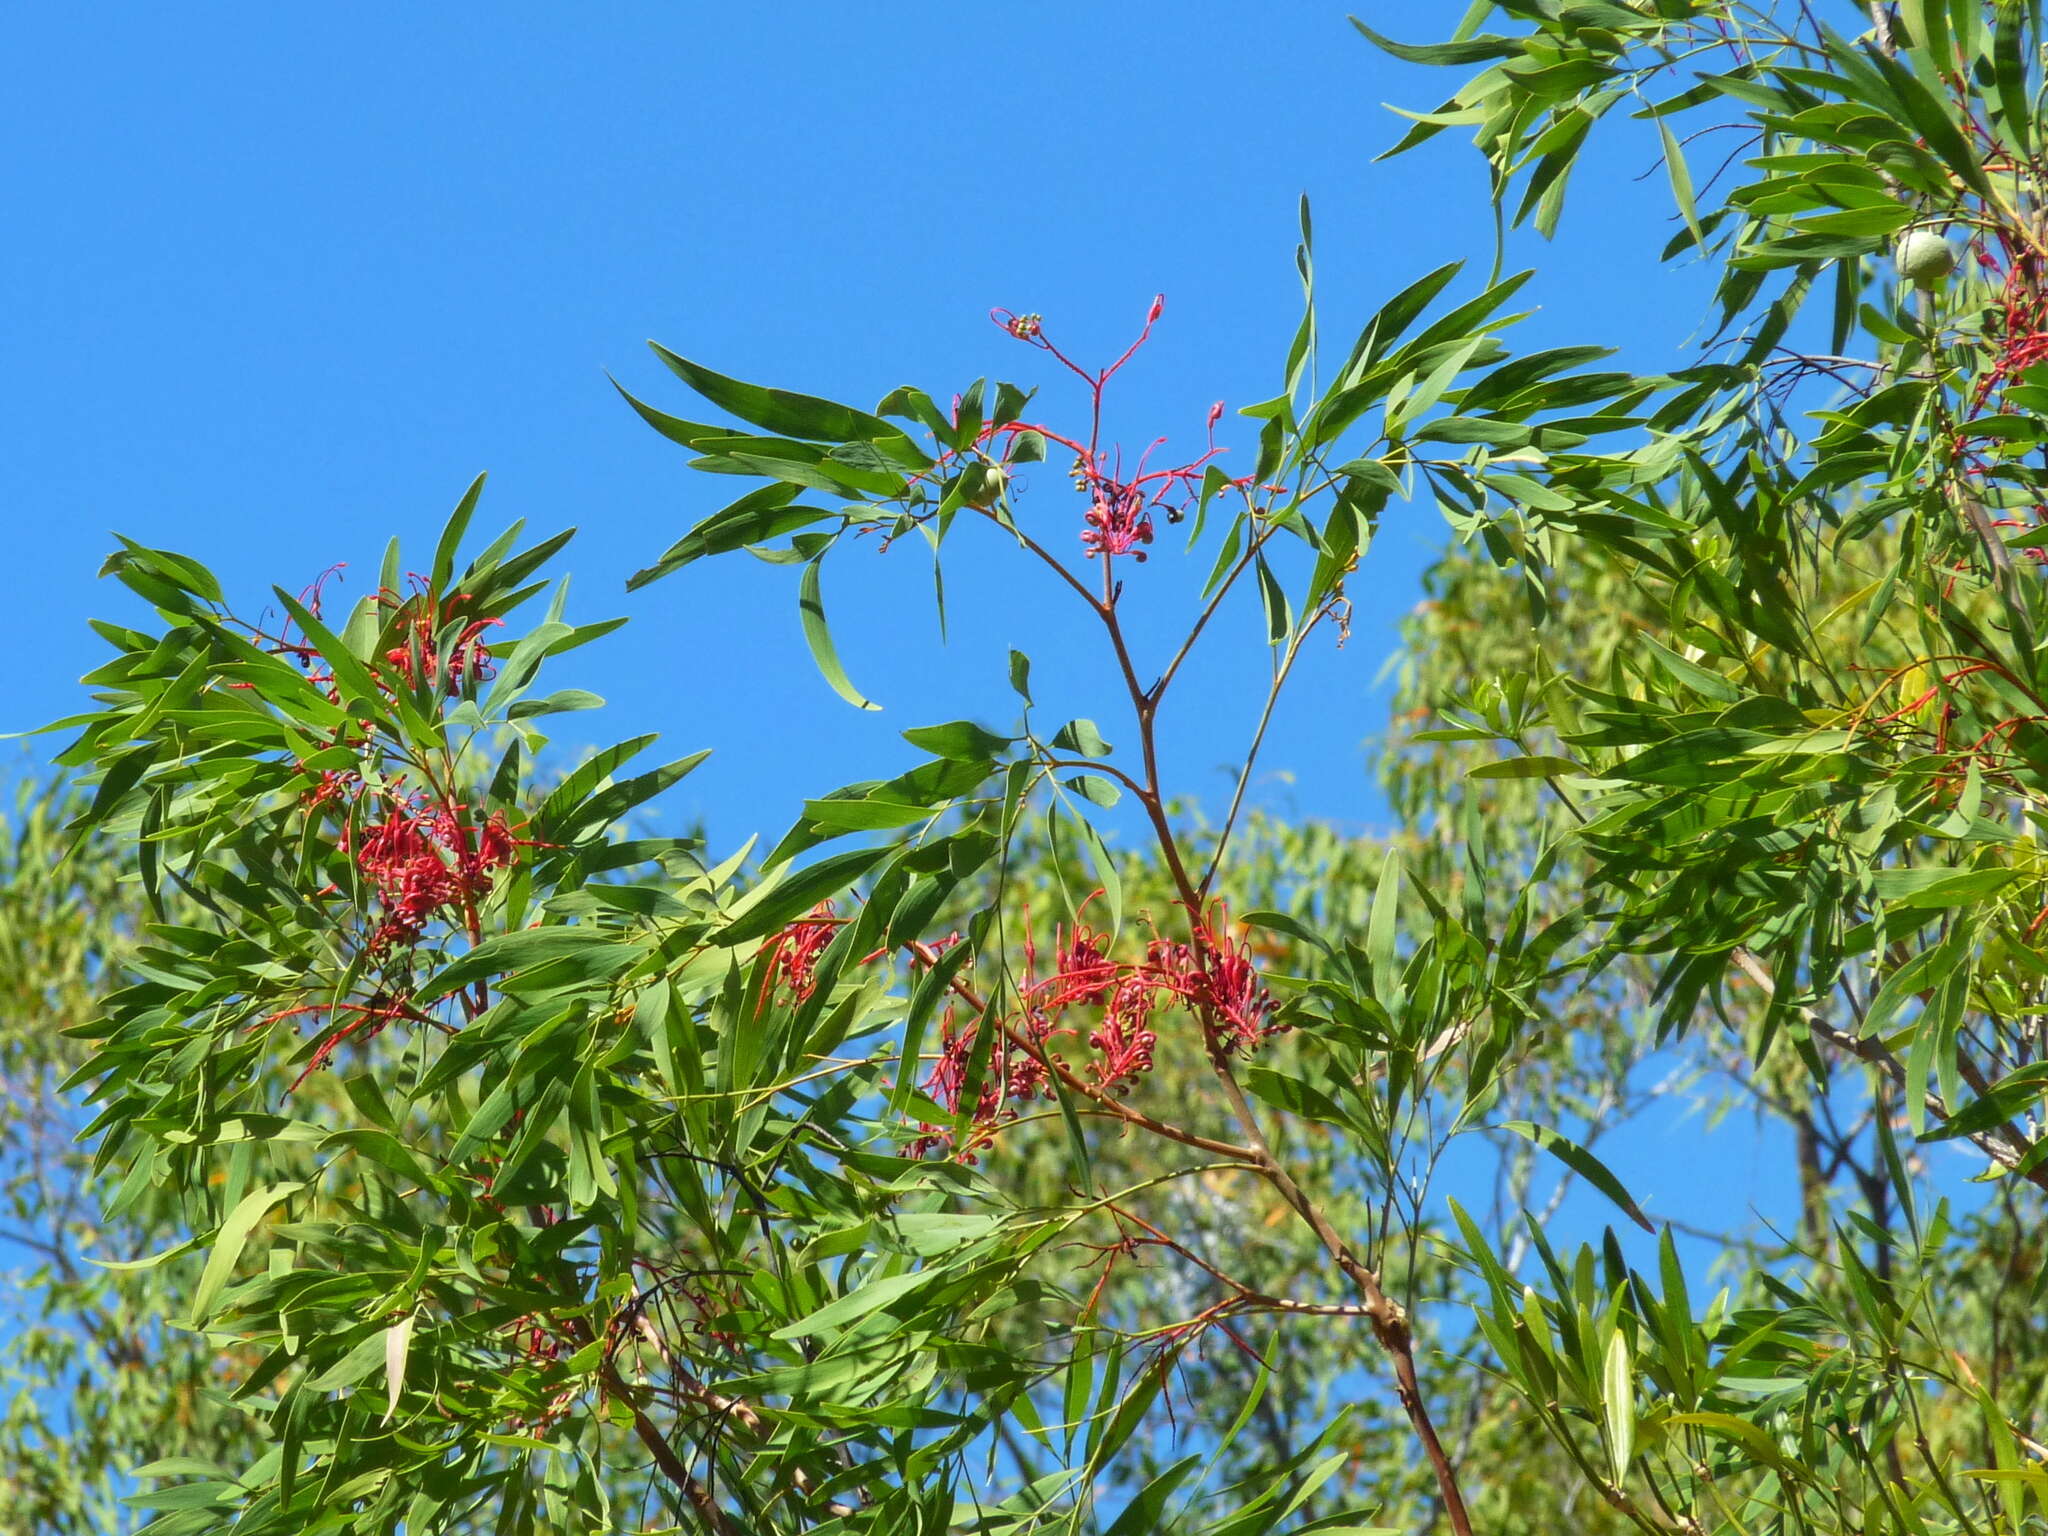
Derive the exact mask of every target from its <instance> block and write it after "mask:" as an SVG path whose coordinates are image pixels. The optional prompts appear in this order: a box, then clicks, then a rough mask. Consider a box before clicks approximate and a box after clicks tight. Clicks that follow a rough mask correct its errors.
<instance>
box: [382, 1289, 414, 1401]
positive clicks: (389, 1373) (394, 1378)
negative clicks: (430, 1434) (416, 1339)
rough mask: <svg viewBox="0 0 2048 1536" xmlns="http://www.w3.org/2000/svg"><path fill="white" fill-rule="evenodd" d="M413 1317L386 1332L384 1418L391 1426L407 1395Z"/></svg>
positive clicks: (408, 1315) (404, 1319)
mask: <svg viewBox="0 0 2048 1536" xmlns="http://www.w3.org/2000/svg"><path fill="white" fill-rule="evenodd" d="M412 1325H413V1316H412V1315H411V1314H407V1315H406V1316H405V1317H404V1318H403V1319H401V1320H400V1321H399V1322H396V1323H394V1324H392V1325H391V1326H390V1327H389V1328H387V1329H385V1330H384V1417H383V1419H382V1420H381V1421H380V1422H381V1423H385V1424H389V1423H390V1422H391V1416H392V1415H393V1414H395V1413H397V1412H398V1400H399V1399H400V1398H401V1397H403V1396H404V1395H405V1365H406V1360H407V1359H408V1357H409V1356H410V1355H411V1353H412Z"/></svg>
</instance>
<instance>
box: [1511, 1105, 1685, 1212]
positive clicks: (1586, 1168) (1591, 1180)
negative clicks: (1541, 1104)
mask: <svg viewBox="0 0 2048 1536" xmlns="http://www.w3.org/2000/svg"><path fill="white" fill-rule="evenodd" d="M1499 1129H1501V1130H1503V1131H1513V1132H1514V1133H1515V1134H1516V1135H1517V1136H1523V1137H1527V1138H1528V1139H1529V1140H1530V1141H1533V1142H1535V1143H1536V1145H1537V1146H1539V1147H1541V1148H1542V1149H1543V1150H1544V1151H1546V1152H1548V1153H1549V1154H1550V1155H1551V1156H1552V1157H1554V1158H1556V1159H1557V1160H1558V1161H1559V1162H1561V1163H1563V1164H1564V1165H1565V1166H1566V1167H1567V1168H1569V1169H1571V1170H1572V1172H1574V1173H1576V1174H1577V1175H1578V1176H1579V1177H1580V1178H1582V1179H1584V1180H1585V1181H1586V1182H1587V1183H1588V1184H1590V1185H1592V1186H1593V1187H1594V1188H1595V1189H1597V1190H1599V1191H1600V1193H1601V1194H1603V1195H1605V1196H1606V1197H1607V1198H1608V1199H1609V1200H1612V1201H1613V1202H1614V1203H1615V1204H1616V1205H1617V1206H1619V1207H1620V1208H1621V1212H1622V1214H1623V1215H1624V1216H1626V1217H1628V1219H1629V1220H1630V1221H1632V1222H1634V1223H1635V1224H1636V1225H1637V1226H1639V1227H1641V1228H1642V1229H1643V1230H1644V1231H1645V1232H1655V1231H1656V1230H1657V1228H1656V1227H1655V1226H1654V1225H1653V1224H1652V1223H1651V1221H1650V1218H1649V1217H1647V1216H1645V1215H1644V1214H1643V1212H1642V1207H1640V1206H1639V1205H1637V1204H1636V1202H1635V1198H1634V1197H1633V1196H1632V1195H1630V1194H1629V1192H1628V1191H1627V1190H1626V1189H1624V1188H1623V1187H1622V1183H1621V1180H1619V1179H1617V1178H1616V1177H1615V1176H1614V1175H1613V1174H1612V1173H1611V1172H1609V1171H1608V1168H1607V1165H1606V1164H1605V1163H1603V1162H1601V1161H1600V1159H1599V1158H1597V1157H1595V1156H1594V1155H1593V1154H1592V1153H1590V1152H1588V1151H1587V1150H1586V1149H1585V1148H1584V1147H1582V1146H1580V1145H1579V1144H1578V1143H1577V1142H1575V1141H1573V1140H1571V1139H1570V1138H1569V1137H1566V1136H1561V1135H1559V1134H1558V1133H1557V1132H1556V1131H1553V1130H1552V1129H1550V1127H1549V1126H1547V1125H1536V1124H1533V1123H1531V1122H1530V1121H1527V1120H1503V1121H1502V1122H1501V1123H1500V1126H1499Z"/></svg>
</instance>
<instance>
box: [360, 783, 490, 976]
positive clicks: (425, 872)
mask: <svg viewBox="0 0 2048 1536" xmlns="http://www.w3.org/2000/svg"><path fill="white" fill-rule="evenodd" d="M524 841H525V840H524V839H522V838H516V837H514V836H513V835H512V833H511V830H510V828H509V827H507V826H506V824H505V816H504V813H503V812H502V811H493V812H492V813H491V814H490V815H489V816H487V817H484V818H483V819H481V820H478V819H476V818H475V816H474V813H473V812H472V811H471V810H470V809H469V808H468V807H467V806H463V805H460V804H453V805H449V804H443V805H434V806H430V805H428V804H427V803H426V802H425V801H424V799H423V798H422V797H420V796H417V795H413V796H393V797H391V798H390V799H389V800H387V802H386V804H385V807H384V814H383V817H382V818H381V819H380V820H377V821H374V822H370V823H367V824H365V825H363V826H360V827H354V828H351V827H344V828H343V829H342V833H341V837H340V839H339V842H338V846H339V847H340V849H341V851H342V852H343V853H346V854H349V855H351V856H352V857H353V858H354V860H355V864H356V868H357V869H358V870H360V871H361V872H362V874H363V875H364V877H365V878H366V879H367V880H368V881H369V883H370V885H371V887H372V889H373V890H374V891H375V892H376V894H377V898H378V900H379V902H380V903H381V904H382V906H383V908H384V913H383V917H382V919H381V920H380V921H379V922H378V924H377V926H376V927H375V928H374V929H373V930H372V931H371V934H370V942H369V947H370V951H371V953H373V954H382V953H384V952H386V951H388V950H391V949H393V948H404V947H406V946H409V945H412V944H416V943H418V942H419V939H420V936H421V934H422V933H424V932H425V930H426V926H427V924H428V923H429V922H431V921H432V920H433V919H434V918H435V917H437V916H440V915H442V914H443V912H444V911H448V910H451V909H466V908H469V907H472V906H474V904H475V903H476V901H477V900H478V899H479V898H480V897H482V896H483V895H484V894H485V893H486V892H487V891H488V890H489V888H490V884H491V878H492V874H493V872H494V871H496V870H498V869H501V868H503V867H505V866H506V865H509V864H511V863H512V862H513V860H514V858H515V857H516V850H517V849H518V847H519V846H520V845H521V844H522V843H523V842H524Z"/></svg>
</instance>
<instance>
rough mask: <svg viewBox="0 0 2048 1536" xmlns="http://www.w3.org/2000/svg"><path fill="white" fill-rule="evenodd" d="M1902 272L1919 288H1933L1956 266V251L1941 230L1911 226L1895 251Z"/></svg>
mask: <svg viewBox="0 0 2048 1536" xmlns="http://www.w3.org/2000/svg"><path fill="white" fill-rule="evenodd" d="M1892 261H1893V263H1894V264H1895V265H1896V266H1897V267H1898V269H1899V276H1901V277H1903V278H1905V279H1906V280H1907V281H1908V282H1910V283H1912V284H1913V285H1914V286H1915V287H1917V288H1933V287H1936V286H1938V285H1939V284H1940V282H1941V280H1942V279H1943V278H1945V277H1947V276H1948V275H1949V273H1950V272H1952V271H1954V270H1955V265H1956V253H1955V251H1954V250H1953V249H1952V248H1951V247H1950V245H1949V243H1948V241H1947V240H1946V239H1944V238H1943V237H1942V235H1941V233H1940V232H1939V231H1938V230H1932V229H1909V230H1907V231H1906V233H1905V234H1904V235H1902V236H1900V237H1899V243H1898V245H1897V246H1896V247H1895V248H1894V249H1893V251H1892Z"/></svg>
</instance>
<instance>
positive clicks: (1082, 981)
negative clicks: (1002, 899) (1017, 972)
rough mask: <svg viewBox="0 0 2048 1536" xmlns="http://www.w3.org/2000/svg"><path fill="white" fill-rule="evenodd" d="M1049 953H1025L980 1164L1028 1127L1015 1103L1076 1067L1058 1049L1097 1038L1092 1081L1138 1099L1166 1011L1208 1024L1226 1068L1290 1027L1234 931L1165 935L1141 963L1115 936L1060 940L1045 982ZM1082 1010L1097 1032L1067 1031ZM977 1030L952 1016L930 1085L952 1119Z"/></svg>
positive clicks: (939, 1141)
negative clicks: (1009, 1130)
mask: <svg viewBox="0 0 2048 1536" xmlns="http://www.w3.org/2000/svg"><path fill="white" fill-rule="evenodd" d="M1037 964H1038V952H1037V947H1036V946H1035V945H1034V944H1033V943H1032V942H1031V941H1030V940H1029V939H1028V938H1027V939H1026V941H1025V945H1024V965H1025V978H1026V979H1025V981H1024V984H1023V986H1022V987H1021V988H1020V989H1019V995H1020V998H1021V1001H1022V1007H1021V1009H1020V1011H1019V1013H1018V1015H1017V1016H1016V1017H1015V1018H1014V1019H1013V1020H1011V1021H1009V1022H1008V1023H1006V1024H1005V1026H1004V1041H1003V1042H1002V1046H1001V1048H1000V1049H994V1050H992V1051H991V1052H990V1055H989V1060H988V1066H987V1070H986V1072H985V1073H984V1075H983V1078H982V1081H981V1085H980V1088H979V1090H978V1092H977V1093H976V1095H975V1101H974V1107H973V1109H972V1111H971V1113H970V1115H969V1120H970V1123H971V1129H970V1131H969V1133H968V1136H967V1139H966V1141H965V1143H964V1144H963V1145H962V1146H961V1147H960V1148H959V1149H958V1150H959V1154H960V1155H961V1156H963V1157H966V1158H968V1159H969V1160H972V1156H973V1154H974V1152H975V1151H976V1150H977V1149H979V1148H981V1147H983V1146H986V1145H988V1144H989V1143H990V1142H992V1141H993V1140H994V1138H995V1133H996V1131H997V1130H998V1129H999V1128H1000V1127H1001V1126H1002V1125H1003V1124H1005V1123H1007V1122H1008V1121H1011V1120H1014V1119H1016V1118H1017V1115H1018V1111H1017V1109H1016V1108H1015V1107H1014V1106H1015V1105H1017V1104H1019V1103H1022V1102H1027V1101H1029V1100H1032V1099H1038V1098H1045V1097H1050V1096H1051V1092H1052V1084H1051V1076H1052V1069H1055V1068H1057V1069H1059V1070H1062V1071H1064V1070H1065V1069H1066V1067H1067V1062H1066V1058H1065V1057H1064V1056H1063V1055H1061V1054H1060V1053H1059V1052H1058V1051H1057V1050H1055V1049H1054V1042H1055V1041H1056V1040H1059V1039H1061V1038H1062V1037H1064V1038H1067V1039H1081V1040H1085V1043H1086V1044H1087V1046H1088V1048H1089V1051H1090V1053H1091V1054H1090V1057H1089V1059H1088V1061H1087V1063H1086V1073H1087V1078H1088V1080H1089V1081H1092V1082H1093V1083H1094V1084H1095V1085H1096V1087H1097V1088H1099V1089H1101V1090H1103V1091H1106V1092H1109V1093H1116V1094H1123V1093H1128V1092H1129V1091H1130V1090H1131V1088H1132V1086H1133V1085H1134V1084H1135V1083H1136V1082H1137V1081H1138V1079H1140V1078H1141V1077H1143V1076H1144V1075H1145V1074H1146V1073H1147V1072H1150V1071H1151V1070H1152V1065H1153V1057H1154V1053H1155V1051H1156V1050H1157V1048H1158V1044H1159V1035H1158V1032H1157V1030H1155V1029H1154V1028H1153V1024H1152V1020H1153V1017H1154V1015H1155V1014H1156V1012H1157V1011H1158V1010H1159V1009H1160V1008H1161V1007H1164V1006H1168V1005H1178V1006H1180V1007H1182V1008H1185V1009H1187V1010H1189V1011H1191V1012H1193V1013H1194V1014H1195V1016H1196V1018H1197V1019H1198V1020H1199V1021H1200V1023H1201V1027H1202V1032H1203V1040H1204V1044H1205V1045H1206V1046H1207V1048H1208V1050H1209V1052H1210V1054H1211V1055H1212V1056H1214V1057H1216V1058H1218V1059H1221V1058H1223V1057H1226V1056H1231V1055H1245V1054H1249V1053H1250V1052H1251V1051H1252V1050H1254V1049H1255V1048H1256V1047H1257V1046H1258V1045H1259V1044H1260V1043H1261V1042H1263V1041H1265V1040H1267V1039H1269V1038H1271V1037H1272V1036H1273V1035H1275V1034H1278V1033H1279V1032H1280V1031H1281V1029H1282V1028H1283V1027H1284V1026H1281V1025H1278V1024H1276V1023H1275V1022H1274V1019H1273V999H1272V995H1271V993H1269V992H1268V991H1267V989H1266V986H1265V984H1264V983H1263V982H1262V981H1261V980H1260V979H1259V973H1258V969H1257V967H1256V966H1255V965H1254V964H1253V962H1252V959H1251V955H1250V951H1249V950H1248V949H1247V948H1246V947H1245V946H1243V945H1240V944H1235V943H1233V942H1232V941H1231V939H1230V937H1229V934H1228V926H1227V924H1226V923H1224V922H1222V921H1221V920H1220V918H1219V920H1218V921H1216V922H1214V923H1212V922H1210V921H1208V920H1205V919H1197V920H1196V921H1195V922H1194V923H1193V924H1192V925H1191V930H1190V933H1189V936H1188V941H1187V942H1185V943H1181V942H1178V941H1175V940H1169V939H1163V938H1159V937H1156V936H1155V937H1154V938H1153V939H1152V940H1151V941H1150V942H1148V943H1147V944H1146V946H1145V953H1144V957H1143V958H1142V959H1140V960H1135V961H1125V960H1118V959H1115V958H1113V957H1112V956H1111V955H1110V953H1109V938H1108V936H1107V935H1106V934H1101V933H1097V932H1096V931H1095V930H1094V929H1092V928H1090V927H1088V926H1087V925H1086V924H1084V923H1079V922H1077V923H1076V924H1075V925H1074V927H1073V928H1072V929H1071V930H1068V929H1065V928H1058V929H1055V930H1054V945H1053V970H1052V973H1051V974H1050V975H1048V976H1046V977H1044V978H1043V979H1038V978H1037V976H1036V971H1037ZM1076 1009H1088V1010H1096V1009H1099V1010H1100V1014H1099V1015H1098V1016H1097V1017H1096V1018H1095V1020H1094V1021H1093V1023H1092V1026H1090V1025H1087V1024H1080V1023H1072V1024H1070V1023H1068V1022H1066V1021H1067V1019H1068V1017H1069V1016H1070V1015H1071V1013H1072V1012H1073V1011H1074V1010H1076ZM976 1041H977V1026H975V1025H973V1024H969V1025H966V1026H964V1027H960V1026H956V1024H955V1021H954V1019H953V1016H952V1014H951V1012H950V1011H949V1012H948V1013H947V1015H946V1017H945V1020H944V1022H943V1023H942V1025H941V1035H940V1046H939V1054H938V1060H937V1062H935V1063H934V1065H933V1067H932V1070H931V1074H930V1075H929V1076H928V1077H927V1078H926V1079H925V1082H924V1084H923V1087H924V1091H925V1093H926V1095H927V1096H928V1097H929V1098H931V1099H932V1100H933V1101H934V1102H935V1103H937V1104H939V1105H940V1106H941V1107H942V1108H944V1109H946V1110H947V1111H949V1112H950V1113H952V1114H955V1115H957V1114H959V1113H960V1105H961V1102H962V1099H963V1096H964V1095H965V1093H966V1090H967V1076H968V1069H969V1066H970V1065H971V1063H972V1062H973V1059H974V1056H975V1046H976ZM918 1132H919V1134H918V1136H917V1138H916V1139H915V1140H914V1141H912V1142H911V1144H910V1147H909V1154H910V1155H911V1156H912V1157H924V1156H928V1155H929V1154H931V1153H932V1152H934V1151H938V1150H941V1149H943V1148H947V1147H950V1146H952V1145H953V1133H952V1131H951V1130H949V1129H947V1128H946V1127H943V1126H936V1125H931V1124H921V1125H920V1126H919V1127H918Z"/></svg>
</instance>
